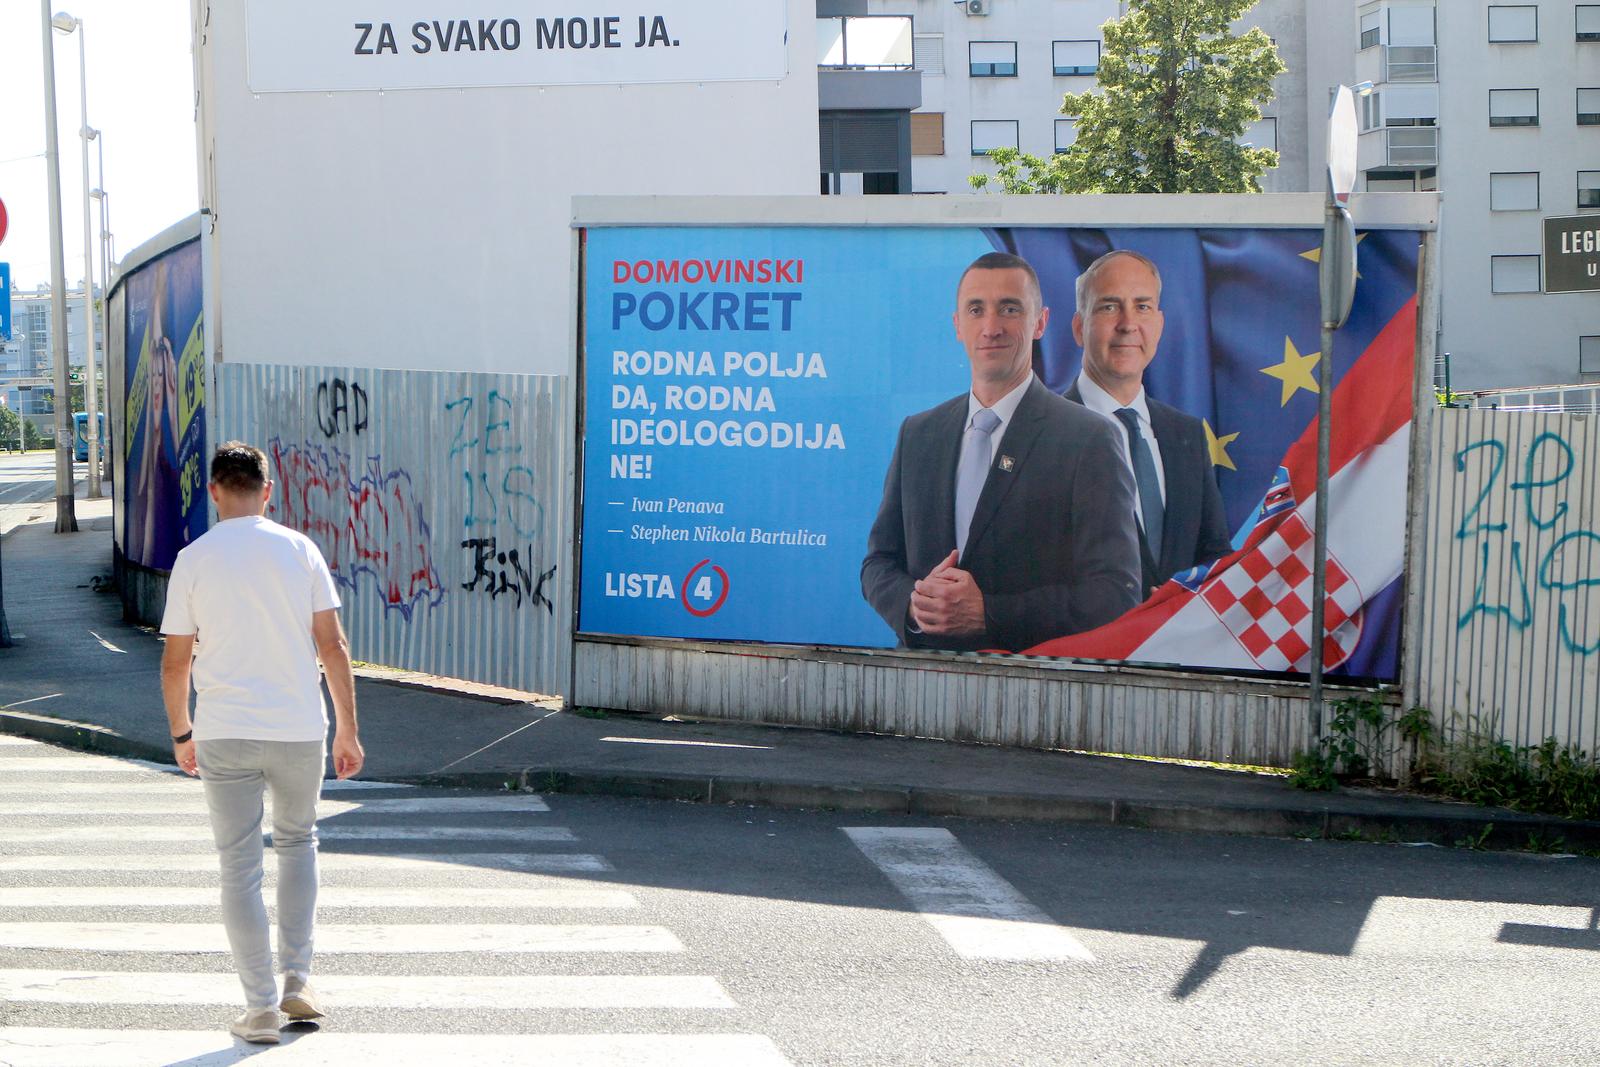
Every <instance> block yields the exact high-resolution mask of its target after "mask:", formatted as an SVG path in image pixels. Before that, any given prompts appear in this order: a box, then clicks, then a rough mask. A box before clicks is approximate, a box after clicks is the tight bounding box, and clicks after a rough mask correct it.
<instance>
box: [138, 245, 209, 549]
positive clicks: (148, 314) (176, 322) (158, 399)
mask: <svg viewBox="0 0 1600 1067" xmlns="http://www.w3.org/2000/svg"><path fill="white" fill-rule="evenodd" d="M126 293H127V296H126V300H127V324H126V328H127V334H126V344H125V346H124V352H125V353H126V355H125V358H126V359H127V362H128V365H127V367H126V369H125V373H124V375H123V381H124V382H125V383H126V384H125V390H126V391H125V394H124V397H123V402H124V403H125V404H126V407H127V419H126V423H125V426H126V430H125V432H124V434H123V438H124V440H123V448H124V457H125V462H126V467H125V473H124V476H123V480H122V486H121V492H122V500H123V505H124V516H125V520H124V523H123V546H122V551H123V554H124V555H125V556H126V557H127V558H128V559H129V560H130V561H132V562H134V563H137V564H140V565H141V566H145V567H151V568H154V569H156V570H171V569H172V563H173V561H174V560H175V559H177V557H178V551H179V549H181V548H183V547H184V546H185V545H187V544H189V542H191V541H193V540H194V539H195V538H197V537H199V536H200V535H201V534H203V533H205V531H206V522H207V510H206V500H207V497H206V492H205V481H206V435H205V421H206V420H205V344H204V341H205V334H204V323H203V322H202V317H201V316H202V300H201V270H200V242H199V241H191V242H189V243H188V244H185V245H180V246H179V247H177V248H175V249H173V250H172V251H170V252H167V253H165V254H163V255H162V256H161V257H160V258H159V259H156V260H154V261H152V262H151V263H149V264H147V265H146V266H144V267H141V268H140V269H139V271H138V272H137V273H136V274H133V275H131V276H130V277H129V278H128V280H127V282H126Z"/></svg>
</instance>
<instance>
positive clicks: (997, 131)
mask: <svg viewBox="0 0 1600 1067" xmlns="http://www.w3.org/2000/svg"><path fill="white" fill-rule="evenodd" d="M1019 143H1020V134H1019V133H1018V130H1017V120H1016V119H973V120H972V154H973V155H975V156H981V155H985V154H987V153H989V152H992V151H994V150H995V149H996V148H1015V147H1017V145H1018V144H1019Z"/></svg>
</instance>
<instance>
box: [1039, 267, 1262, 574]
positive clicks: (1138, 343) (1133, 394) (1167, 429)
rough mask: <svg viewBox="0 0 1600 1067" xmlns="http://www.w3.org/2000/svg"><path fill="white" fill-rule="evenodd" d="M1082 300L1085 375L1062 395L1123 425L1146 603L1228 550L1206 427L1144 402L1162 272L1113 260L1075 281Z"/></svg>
mask: <svg viewBox="0 0 1600 1067" xmlns="http://www.w3.org/2000/svg"><path fill="white" fill-rule="evenodd" d="M1077 296H1078V309H1077V314H1075V315H1073V316H1072V336H1073V337H1074V338H1076V339H1077V342H1078V343H1079V344H1080V345H1082V346H1083V371H1082V372H1081V373H1080V374H1079V375H1078V380H1077V381H1076V382H1074V383H1073V386H1072V388H1071V389H1069V390H1067V394H1066V395H1067V399H1068V400H1074V401H1077V402H1078V403H1080V404H1083V405H1084V406H1085V407H1088V408H1089V409H1090V410H1092V411H1097V412H1099V413H1100V414H1101V415H1104V416H1106V417H1107V418H1108V419H1110V420H1112V421H1113V424H1120V426H1119V427H1118V429H1119V434H1118V435H1119V437H1121V442H1120V443H1121V444H1122V445H1123V446H1124V451H1123V462H1124V464H1125V465H1126V466H1127V469H1128V470H1129V471H1130V472H1131V473H1132V474H1133V475H1134V485H1135V487H1136V489H1137V491H1138V495H1137V502H1136V509H1137V511H1138V515H1139V531H1140V538H1139V555H1140V560H1141V564H1142V566H1141V571H1142V581H1143V586H1142V588H1143V589H1144V591H1145V594H1146V595H1148V594H1149V593H1151V592H1153V591H1154V590H1155V588H1156V587H1157V586H1159V585H1160V584H1161V583H1162V582H1165V581H1166V580H1167V579H1168V578H1170V577H1172V576H1173V575H1174V574H1177V573H1178V572H1179V571H1183V570H1187V569H1189V568H1190V567H1193V566H1195V565H1197V564H1200V563H1209V562H1210V561H1211V560H1214V559H1217V558H1218V557H1220V556H1225V555H1227V554H1228V552H1229V551H1230V550H1231V545H1230V544H1229V539H1228V523H1227V518H1226V516H1225V515H1224V514H1223V511H1222V494H1221V492H1219V491H1218V489H1217V478H1216V472H1215V471H1214V470H1212V467H1211V449H1210V447H1209V446H1208V445H1207V443H1206V434H1205V427H1204V426H1203V425H1202V424H1201V422H1200V420H1199V419H1197V418H1195V417H1194V416H1192V415H1185V414H1184V413H1183V412H1181V411H1179V410H1178V409H1177V408H1174V407H1171V406H1169V405H1167V404H1163V403H1161V402H1160V401H1159V400H1153V399H1151V398H1150V397H1149V396H1147V395H1145V391H1144V369H1145V368H1146V367H1148V366H1149V365H1150V361H1151V360H1152V359H1154V358H1155V355H1156V347H1157V345H1159V344H1160V343H1161V329H1162V327H1163V326H1164V325H1165V319H1164V317H1163V316H1162V314H1161V273H1160V272H1159V271H1158V270H1157V269H1156V265H1155V264H1154V263H1152V262H1151V261H1150V260H1148V259H1146V258H1145V257H1144V256H1141V255H1140V254H1139V253H1137V252H1130V251H1126V250H1117V251H1112V252H1107V253H1106V254H1105V255H1103V256H1101V257H1100V258H1099V259H1097V260H1095V261H1094V262H1093V263H1091V264H1089V267H1088V269H1087V270H1085V271H1084V272H1083V273H1082V274H1080V275H1079V276H1078V290H1077Z"/></svg>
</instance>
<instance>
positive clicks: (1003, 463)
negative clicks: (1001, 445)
mask: <svg viewBox="0 0 1600 1067" xmlns="http://www.w3.org/2000/svg"><path fill="white" fill-rule="evenodd" d="M1016 465H1017V461H1016V460H1014V459H1012V458H1011V457H1010V456H1001V457H1000V469H1001V470H1003V471H1005V472H1006V473H1007V474H1010V473H1011V468H1013V467H1015V466H1016Z"/></svg>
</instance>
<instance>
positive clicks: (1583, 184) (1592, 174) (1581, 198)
mask: <svg viewBox="0 0 1600 1067" xmlns="http://www.w3.org/2000/svg"><path fill="white" fill-rule="evenodd" d="M1578 206H1579V207H1600V170H1580V171H1579V172H1578Z"/></svg>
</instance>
